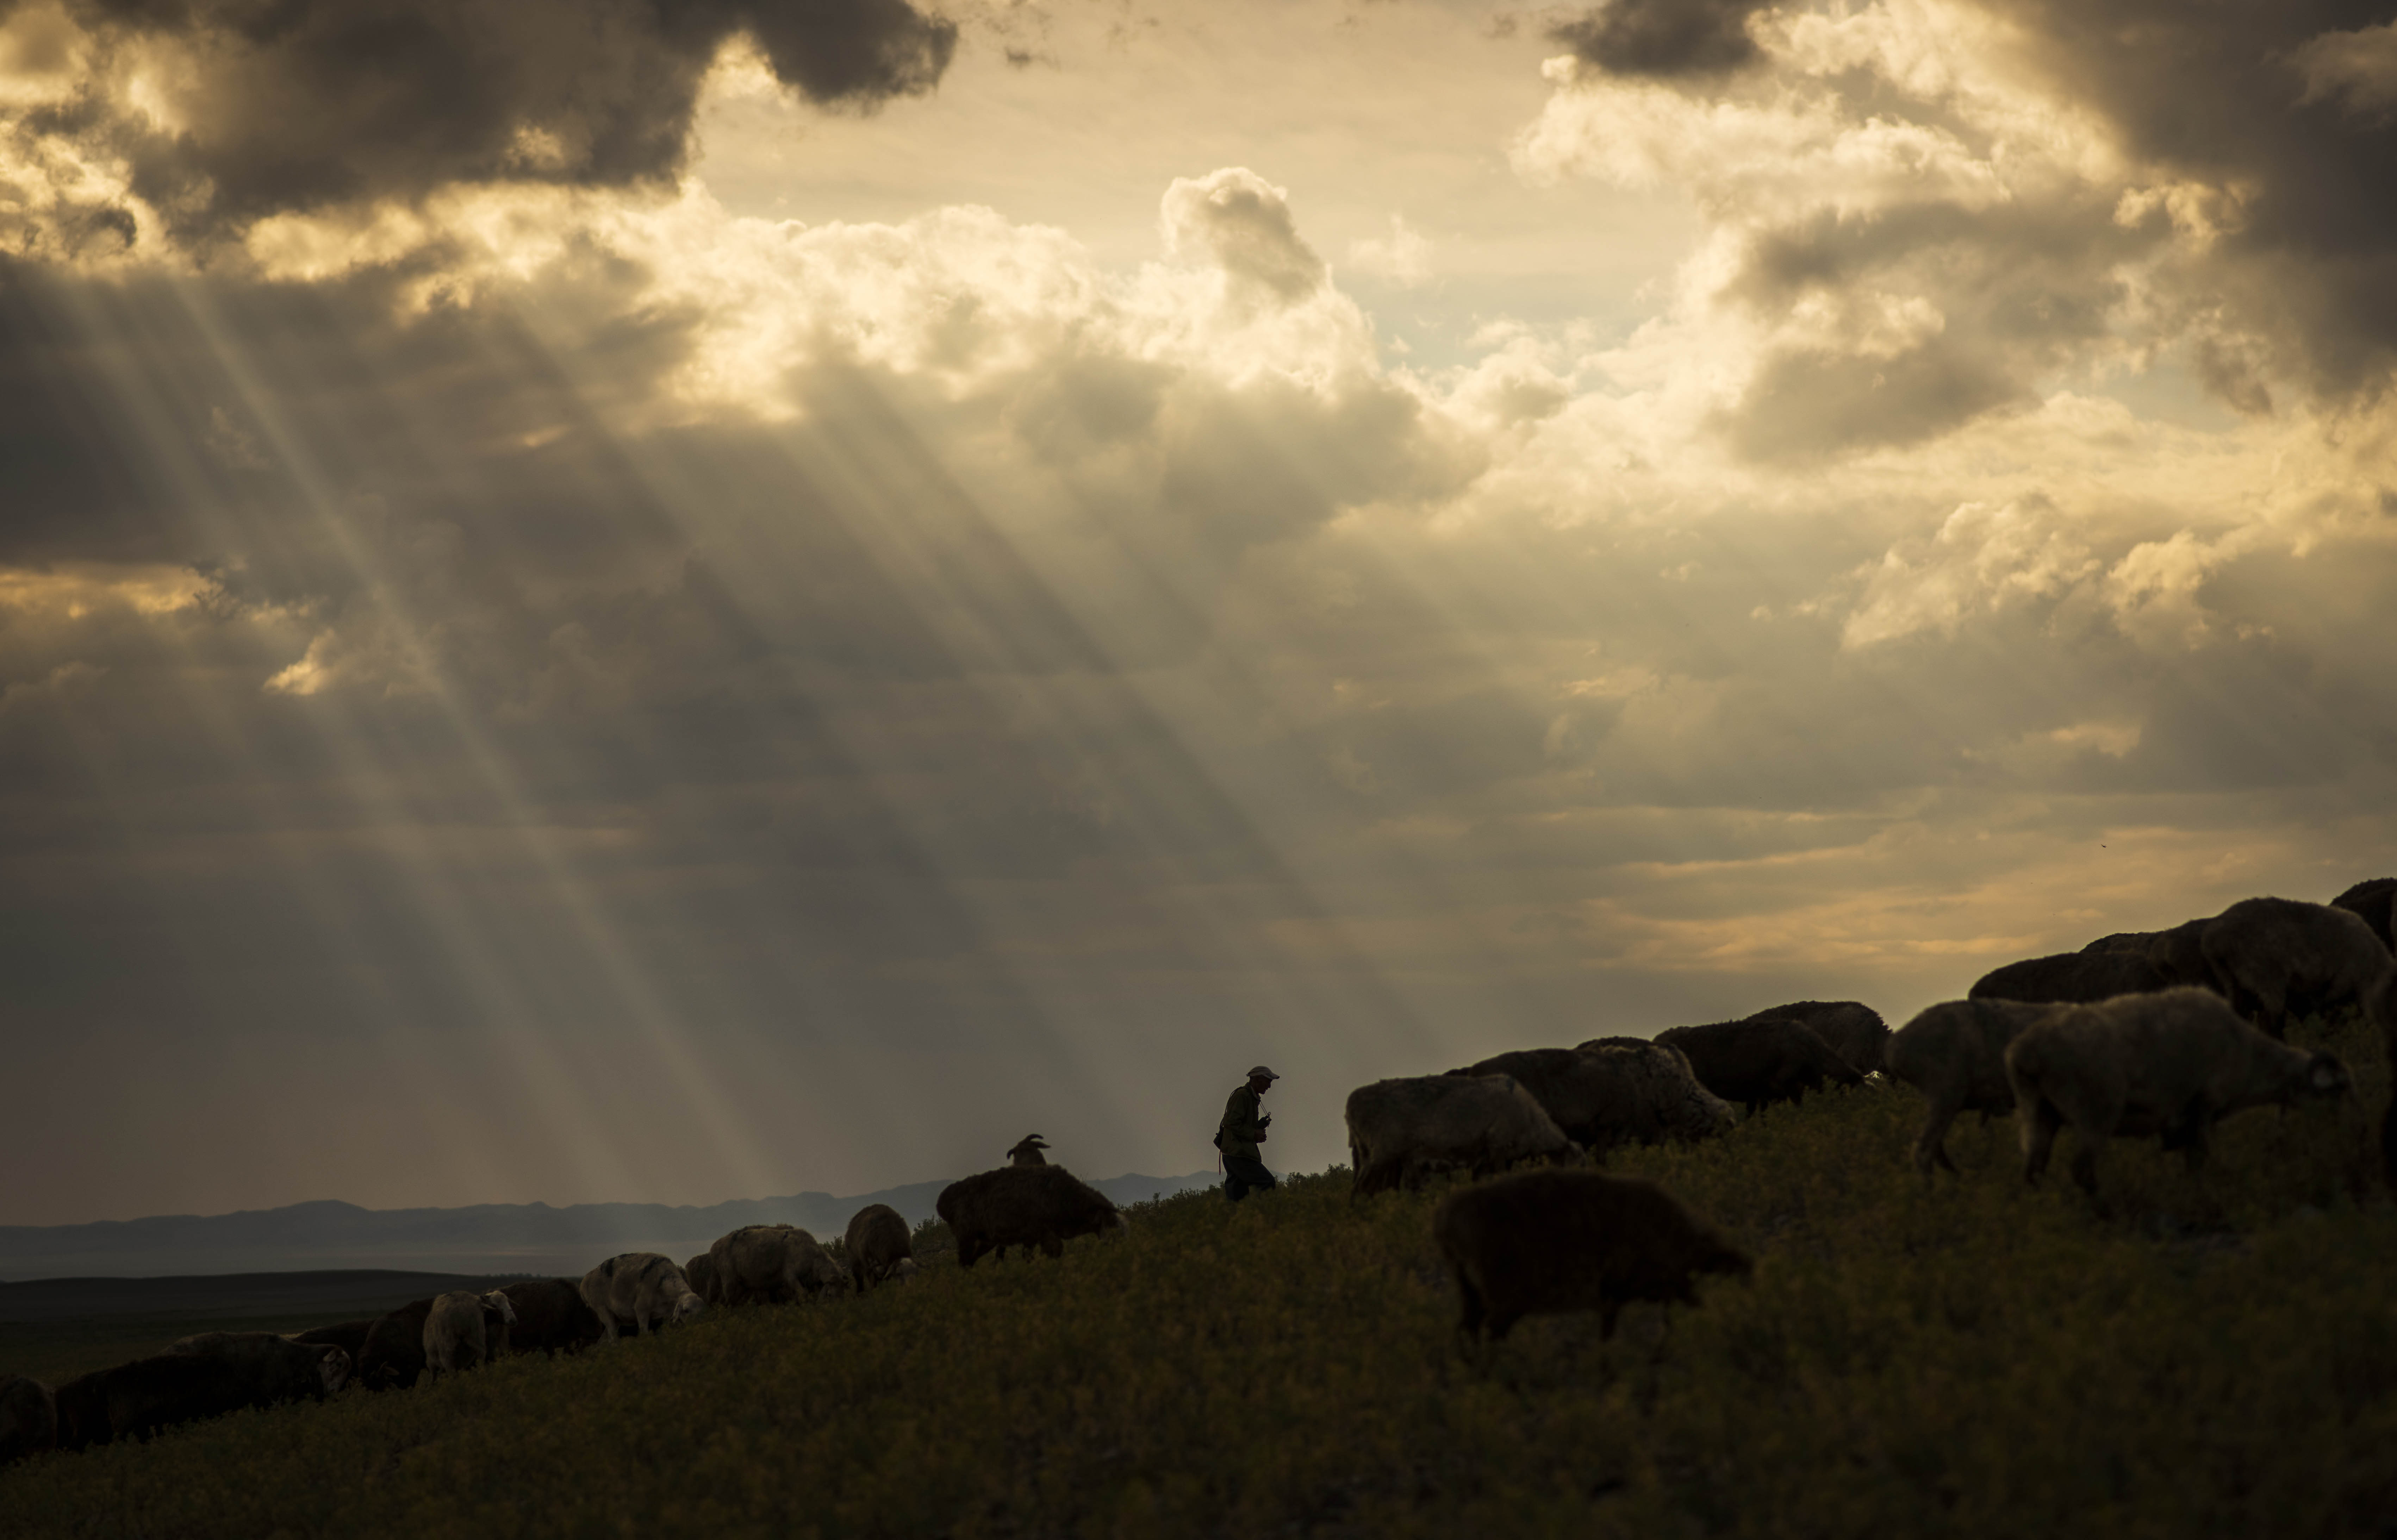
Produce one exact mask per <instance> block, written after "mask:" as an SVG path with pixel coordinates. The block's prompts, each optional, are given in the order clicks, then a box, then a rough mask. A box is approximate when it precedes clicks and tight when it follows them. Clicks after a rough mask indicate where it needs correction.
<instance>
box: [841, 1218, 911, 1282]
mask: <svg viewBox="0 0 2397 1540" xmlns="http://www.w3.org/2000/svg"><path fill="white" fill-rule="evenodd" d="M840 1249H841V1250H842V1251H843V1252H845V1253H847V1254H848V1255H849V1272H850V1281H851V1282H852V1283H854V1284H855V1285H856V1287H857V1292H858V1293H859V1294H864V1292H865V1291H866V1290H868V1289H870V1288H872V1287H874V1286H875V1285H876V1284H877V1283H897V1282H902V1281H905V1280H907V1279H909V1278H913V1277H914V1276H915V1274H916V1248H915V1245H914V1237H913V1236H912V1235H911V1234H910V1233H909V1231H908V1229H907V1221H906V1220H905V1219H904V1218H903V1217H902V1216H901V1215H900V1213H899V1211H898V1210H897V1209H894V1208H892V1207H891V1205H890V1204H888V1203H873V1204H869V1205H868V1206H866V1207H864V1208H862V1209H859V1210H858V1211H857V1212H856V1213H855V1214H853V1215H850V1220H849V1228H848V1229H847V1230H846V1231H844V1232H843V1233H842V1235H841V1244H840Z"/></svg>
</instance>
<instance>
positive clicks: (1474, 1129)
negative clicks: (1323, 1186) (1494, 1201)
mask: <svg viewBox="0 0 2397 1540" xmlns="http://www.w3.org/2000/svg"><path fill="white" fill-rule="evenodd" d="M1347 1113H1348V1159H1349V1161H1350V1162H1351V1170H1352V1172H1353V1174H1354V1175H1352V1176H1351V1178H1350V1185H1349V1189H1348V1195H1349V1197H1350V1198H1351V1199H1357V1198H1370V1197H1372V1196H1373V1194H1374V1193H1377V1192H1381V1191H1384V1190H1386V1189H1387V1188H1394V1187H1404V1188H1410V1189H1412V1188H1419V1187H1421V1186H1422V1185H1423V1184H1424V1180H1425V1178H1426V1177H1427V1176H1429V1175H1431V1174H1432V1173H1434V1172H1436V1171H1447V1170H1452V1169H1454V1168H1455V1167H1458V1166H1465V1167H1468V1168H1470V1169H1471V1170H1472V1172H1473V1174H1474V1175H1477V1176H1487V1175H1491V1174H1493V1173H1494V1172H1500V1171H1504V1170H1506V1168H1507V1167H1508V1166H1511V1165H1513V1164H1514V1163H1515V1162H1518V1161H1533V1160H1544V1161H1550V1162H1557V1163H1560V1164H1562V1163H1566V1162H1573V1161H1577V1160H1579V1159H1581V1147H1580V1146H1579V1145H1577V1144H1575V1143H1573V1140H1571V1139H1570V1138H1567V1137H1566V1136H1565V1132H1564V1130H1563V1129H1561V1128H1559V1127H1558V1126H1557V1123H1556V1120H1555V1119H1553V1118H1551V1117H1549V1116H1548V1114H1547V1111H1546V1110H1545V1109H1543V1108H1542V1107H1541V1106H1540V1103H1539V1100H1538V1098H1537V1097H1535V1096H1533V1095H1532V1094H1531V1092H1529V1091H1527V1090H1525V1089H1524V1088H1523V1086H1522V1084H1521V1082H1518V1081H1517V1080H1516V1079H1515V1078H1514V1077H1513V1076H1511V1075H1472V1076H1465V1077H1458V1076H1453V1075H1417V1076H1412V1077H1409V1078H1406V1079H1402V1080H1386V1081H1375V1082H1373V1083H1372V1084H1371V1085H1360V1086H1359V1087H1358V1088H1357V1089H1356V1090H1354V1091H1351V1092H1350V1093H1348V1108H1347Z"/></svg>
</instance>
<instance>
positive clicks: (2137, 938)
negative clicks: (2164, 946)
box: [2082, 931, 2156, 957]
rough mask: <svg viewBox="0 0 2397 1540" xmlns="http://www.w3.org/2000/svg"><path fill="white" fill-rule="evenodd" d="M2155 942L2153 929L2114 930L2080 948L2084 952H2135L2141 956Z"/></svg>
mask: <svg viewBox="0 0 2397 1540" xmlns="http://www.w3.org/2000/svg"><path fill="white" fill-rule="evenodd" d="M2155 944H2156V933H2155V932H2154V931H2116V932H2115V933H2114V934H2113V935H2111V936H2099V937H2098V938H2097V939H2096V940H2095V941H2092V942H2090V943H2089V945H2087V946H2085V947H2083V948H2082V951H2085V952H2136V953H2137V954H2138V955H2139V956H2141V957H2145V956H2146V955H2147V954H2148V950H2149V948H2151V947H2153V946H2154V945H2155Z"/></svg>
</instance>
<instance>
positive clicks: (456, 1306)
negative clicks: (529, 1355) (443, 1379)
mask: <svg viewBox="0 0 2397 1540" xmlns="http://www.w3.org/2000/svg"><path fill="white" fill-rule="evenodd" d="M514 1324H516V1305H515V1303H514V1302H513V1301H511V1300H510V1299H509V1298H508V1296H507V1295H506V1294H502V1292H501V1291H499V1290H497V1289H493V1290H492V1291H491V1292H490V1293H489V1294H476V1293H475V1291H474V1290H472V1289H452V1290H450V1291H449V1293H448V1294H435V1295H434V1297H433V1309H432V1312H431V1313H430V1314H428V1315H427V1316H426V1317H425V1318H424V1367H425V1368H426V1369H427V1370H429V1371H430V1372H432V1373H433V1374H455V1373H457V1372H458V1371H459V1370H461V1369H475V1368H480V1367H481V1366H482V1365H484V1364H486V1363H489V1362H490V1361H492V1360H493V1359H499V1358H505V1357H506V1356H507V1352H508V1328H509V1327H510V1326H513V1325H514Z"/></svg>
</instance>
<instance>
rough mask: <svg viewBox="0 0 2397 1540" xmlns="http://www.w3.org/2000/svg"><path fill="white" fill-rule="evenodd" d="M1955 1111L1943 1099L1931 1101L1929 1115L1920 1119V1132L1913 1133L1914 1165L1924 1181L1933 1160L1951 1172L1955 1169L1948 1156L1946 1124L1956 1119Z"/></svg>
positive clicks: (1926, 1179) (1926, 1178) (1929, 1174)
mask: <svg viewBox="0 0 2397 1540" xmlns="http://www.w3.org/2000/svg"><path fill="white" fill-rule="evenodd" d="M1957 1111H1958V1109H1956V1108H1953V1107H1950V1106H1949V1105H1948V1103H1947V1102H1945V1101H1935V1102H1933V1103H1932V1104H1931V1112H1930V1115H1929V1116H1928V1117H1926V1118H1924V1119H1923V1120H1922V1133H1921V1134H1918V1135H1915V1139H1914V1167H1915V1169H1916V1170H1917V1171H1920V1172H1922V1175H1923V1179H1924V1180H1925V1181H1928V1180H1929V1179H1930V1177H1931V1169H1932V1166H1933V1164H1934V1163H1937V1164H1939V1165H1943V1166H1946V1167H1947V1168H1948V1170H1949V1171H1951V1172H1953V1171H1955V1169H1956V1162H1953V1161H1951V1160H1949V1159H1948V1124H1950V1123H1952V1122H1955V1121H1956V1113H1957Z"/></svg>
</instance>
